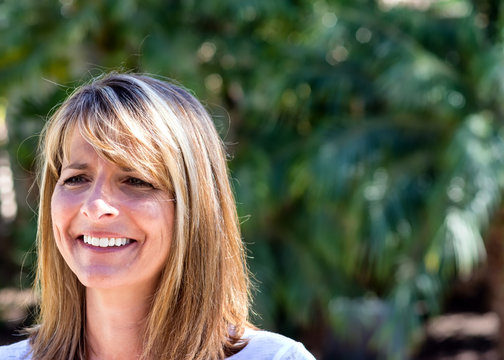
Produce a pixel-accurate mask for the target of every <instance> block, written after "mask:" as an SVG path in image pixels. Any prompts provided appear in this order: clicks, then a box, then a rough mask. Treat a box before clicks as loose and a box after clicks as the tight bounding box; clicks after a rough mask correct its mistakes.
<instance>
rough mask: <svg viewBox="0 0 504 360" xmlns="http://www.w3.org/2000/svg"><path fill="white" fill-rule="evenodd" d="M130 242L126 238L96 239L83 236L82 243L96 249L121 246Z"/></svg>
mask: <svg viewBox="0 0 504 360" xmlns="http://www.w3.org/2000/svg"><path fill="white" fill-rule="evenodd" d="M130 242H131V240H129V239H127V238H97V237H92V236H89V235H84V243H86V244H89V245H93V246H96V247H109V246H123V245H126V244H129V243H130Z"/></svg>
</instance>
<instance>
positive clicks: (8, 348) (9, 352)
mask: <svg viewBox="0 0 504 360" xmlns="http://www.w3.org/2000/svg"><path fill="white" fill-rule="evenodd" d="M30 350H31V348H30V343H29V342H28V340H23V341H19V342H17V343H14V344H10V345H4V346H0V359H2V360H30V359H31V355H30Z"/></svg>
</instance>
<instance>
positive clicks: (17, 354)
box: [0, 329, 315, 360]
mask: <svg viewBox="0 0 504 360" xmlns="http://www.w3.org/2000/svg"><path fill="white" fill-rule="evenodd" d="M243 338H244V339H249V343H248V344H247V346H245V347H244V348H243V349H242V350H241V351H240V352H239V353H237V354H235V355H233V356H231V357H229V358H228V359H229V360H315V358H314V357H313V355H312V354H310V353H309V352H308V351H307V350H306V349H305V347H304V346H303V344H301V343H299V342H296V341H294V340H292V339H289V338H287V337H285V336H282V335H279V334H275V333H272V332H268V331H256V330H250V329H247V330H246V331H245V334H244V335H243ZM0 359H1V360H31V354H30V344H29V342H28V340H23V341H20V342H17V343H14V344H11V345H6V346H0Z"/></svg>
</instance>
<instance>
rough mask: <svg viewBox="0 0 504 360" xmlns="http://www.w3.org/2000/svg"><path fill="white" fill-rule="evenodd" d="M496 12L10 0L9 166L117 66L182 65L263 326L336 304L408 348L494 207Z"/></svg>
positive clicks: (164, 68) (335, 314)
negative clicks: (234, 206)
mask: <svg viewBox="0 0 504 360" xmlns="http://www.w3.org/2000/svg"><path fill="white" fill-rule="evenodd" d="M501 13H502V10H501V9H500V5H499V2H496V1H490V0H489V1H485V2H475V3H474V4H472V3H471V2H469V1H463V0H451V1H440V2H435V3H433V5H432V6H431V7H430V8H428V9H426V10H415V9H409V8H403V7H393V8H391V9H384V8H383V7H382V6H379V5H378V3H377V2H374V1H344V0H332V1H324V0H317V1H308V0H298V1H294V2H293V1H287V0H280V1H267V0H255V1H253V0H250V1H231V0H212V1H205V2H196V1H171V2H164V3H159V2H157V1H137V0H124V1H112V0H108V1H79V0H64V1H63V0H62V1H59V2H57V1H31V0H16V1H13V0H6V1H4V2H2V3H0V14H1V15H0V44H1V46H0V82H1V83H2V85H3V86H2V88H1V89H0V95H1V96H6V97H7V98H8V101H9V112H8V118H7V120H8V125H9V131H10V143H9V145H8V146H9V150H10V154H11V157H12V159H13V160H14V161H13V163H14V164H17V165H20V166H21V169H16V170H15V171H16V173H17V174H18V176H25V175H22V171H23V170H22V169H24V170H27V171H28V172H29V171H31V165H32V163H33V156H34V148H35V144H36V140H37V137H36V134H37V133H38V132H39V131H40V128H41V126H42V123H43V117H44V116H45V115H46V114H47V113H49V112H50V110H51V109H52V108H53V106H54V105H55V104H57V103H58V102H59V101H61V99H62V98H64V96H65V95H66V93H67V92H68V91H70V90H69V89H71V88H72V87H73V85H74V84H76V83H79V82H80V81H82V80H85V79H88V78H89V77H91V76H93V75H97V74H99V73H102V72H104V71H105V72H106V71H110V70H117V69H118V70H134V71H142V72H147V73H154V74H160V75H163V76H167V77H170V78H174V79H177V80H178V81H180V82H181V83H182V84H184V85H185V86H187V87H188V88H191V89H193V90H194V92H195V93H196V95H197V96H198V97H199V98H200V99H202V100H204V102H205V103H206V104H207V106H208V108H209V110H210V111H211V112H212V114H213V115H214V117H215V119H216V123H217V126H218V128H219V131H220V132H221V134H222V136H223V139H224V141H225V143H226V144H227V146H228V149H229V151H230V154H231V161H230V167H231V170H232V171H231V172H232V178H233V179H232V180H233V185H234V188H235V191H236V198H237V203H238V210H239V213H240V216H241V217H242V218H243V224H242V227H243V236H244V240H245V241H246V243H247V244H249V249H250V254H251V260H250V266H251V268H252V270H253V272H254V273H255V274H256V278H257V282H258V288H259V289H260V291H259V292H258V293H257V294H256V310H257V312H258V313H259V314H260V315H262V316H261V317H260V318H259V319H257V320H258V322H259V323H260V324H262V325H264V326H265V327H268V328H275V327H276V328H277V329H280V330H282V331H291V333H292V334H294V331H300V330H303V329H309V328H312V327H313V326H314V324H313V321H314V319H315V320H316V321H320V322H323V321H327V320H324V319H330V320H329V321H330V322H331V324H332V326H333V329H334V330H335V331H336V333H338V334H340V336H343V335H344V333H348V332H349V329H353V328H355V329H356V330H355V331H356V332H359V331H362V332H371V333H372V334H373V335H372V337H371V341H370V344H369V346H372V347H374V349H375V351H376V352H379V353H380V354H381V355H380V356H382V357H383V358H387V359H393V358H396V359H400V358H404V357H406V356H407V354H408V352H409V351H411V344H412V341H413V340H414V339H415V334H416V331H417V330H418V328H419V326H420V325H421V324H422V320H423V319H424V318H425V317H426V316H429V315H430V314H433V313H435V312H436V311H438V310H439V304H440V299H441V297H442V295H443V292H444V291H445V289H447V288H448V287H449V284H450V281H451V280H452V279H453V278H454V277H455V276H457V275H461V276H467V275H468V274H470V273H471V271H472V270H473V269H474V267H475V266H477V264H478V263H479V262H480V261H481V260H483V259H484V256H485V254H484V245H483V240H482V239H483V234H484V230H485V228H486V227H487V226H488V223H489V222H490V219H491V215H492V213H493V211H494V209H495V208H496V207H497V206H498V205H499V203H500V194H501V191H502V186H503V181H504V177H503V176H504V172H503V171H504V164H503V163H502V161H501V156H500V154H502V151H503V150H504V148H503V146H504V143H503V132H502V131H503V130H502V126H501V124H500V119H501V115H502V113H503V110H504V109H503V105H502V102H501V101H500V100H501V99H502V96H503V94H504V87H503V86H502V84H503V83H504V79H503V78H504V72H503V71H502V66H501V62H502V57H503V52H502V49H503V46H502V43H501V38H500V33H501V31H502V21H501V20H500V17H501V15H500V14H501ZM496 14H497V15H496ZM34 134H35V136H34ZM19 186H20V188H19V189H18V192H19V193H20V194H24V193H26V189H25V188H26V186H25V188H22V187H21V185H19ZM23 196H25V195H20V196H19V197H18V198H19V199H23ZM31 201H32V206H34V205H33V204H34V203H35V201H34V199H32V200H31ZM20 206H21V207H22V206H23V201H22V200H21V201H20ZM20 211H21V213H22V214H23V215H27V214H29V211H26V209H25V210H20ZM27 216H28V217H29V215H27ZM27 223H29V224H31V225H29V226H30V228H33V222H29V220H22V219H18V220H17V221H16V223H15V224H14V225H13V226H16V229H21V228H23V227H24V226H26V224H27ZM16 231H17V233H21V231H20V230H16ZM23 233H24V234H28V235H24V236H23V235H21V236H16V237H15V239H17V240H18V241H19V243H16V245H15V247H16V248H18V249H24V248H26V242H27V240H26V239H27V238H28V239H29V238H30V237H32V236H33V231H23ZM355 324H361V325H359V326H357V325H355ZM322 325H323V324H322V323H321V325H320V326H322ZM350 332H351V330H350ZM356 337H357V338H358V337H359V336H356Z"/></svg>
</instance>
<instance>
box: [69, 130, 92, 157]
mask: <svg viewBox="0 0 504 360" xmlns="http://www.w3.org/2000/svg"><path fill="white" fill-rule="evenodd" d="M86 154H87V155H91V154H93V155H97V154H96V151H95V149H94V148H93V146H91V144H90V143H89V142H87V141H86V140H85V139H84V138H83V137H82V135H81V134H80V132H79V131H78V130H77V129H75V128H74V129H72V130H71V131H70V133H69V134H68V135H67V136H66V137H65V139H64V144H63V163H68V162H69V161H72V160H74V159H78V158H80V157H82V156H84V155H86Z"/></svg>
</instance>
